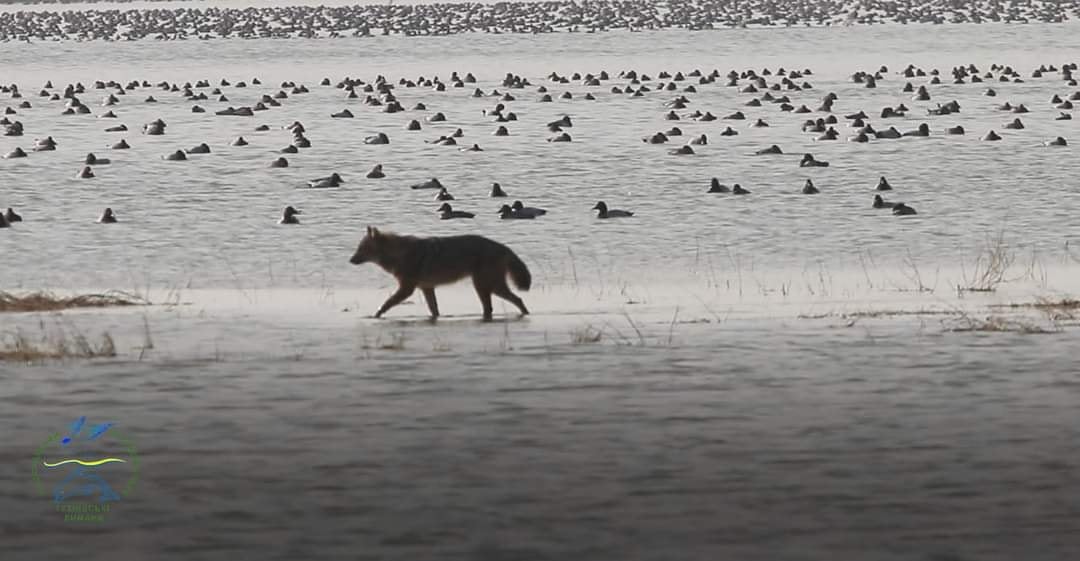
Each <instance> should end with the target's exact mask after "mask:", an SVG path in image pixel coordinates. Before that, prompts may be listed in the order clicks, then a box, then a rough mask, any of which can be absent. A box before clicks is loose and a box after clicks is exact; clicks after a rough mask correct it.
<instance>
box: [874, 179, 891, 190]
mask: <svg viewBox="0 0 1080 561" xmlns="http://www.w3.org/2000/svg"><path fill="white" fill-rule="evenodd" d="M874 189H875V190H877V191H892V185H889V180H888V179H885V176H884V175H883V176H881V177H880V178H878V182H877V187H875V188H874Z"/></svg>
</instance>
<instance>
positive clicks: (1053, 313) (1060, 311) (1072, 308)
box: [996, 297, 1080, 321]
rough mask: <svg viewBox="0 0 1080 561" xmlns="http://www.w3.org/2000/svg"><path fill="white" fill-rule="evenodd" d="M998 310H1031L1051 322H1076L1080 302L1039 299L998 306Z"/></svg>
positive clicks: (1063, 299) (1079, 311)
mask: <svg viewBox="0 0 1080 561" xmlns="http://www.w3.org/2000/svg"><path fill="white" fill-rule="evenodd" d="M996 307H998V308H1011V309H1018V308H1026V309H1031V310H1037V311H1039V312H1042V313H1043V314H1045V315H1046V317H1048V318H1049V319H1050V320H1051V321H1074V320H1077V319H1080V318H1078V314H1080V300H1075V299H1073V298H1062V299H1061V300H1052V299H1050V298H1045V297H1039V298H1036V299H1035V301H1034V302H1031V303H1026V304H1005V305H999V306H996Z"/></svg>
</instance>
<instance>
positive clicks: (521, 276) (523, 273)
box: [506, 251, 532, 290]
mask: <svg viewBox="0 0 1080 561" xmlns="http://www.w3.org/2000/svg"><path fill="white" fill-rule="evenodd" d="M506 267H507V269H508V270H509V272H510V280H512V281H514V286H516V287H518V288H520V289H521V290H529V287H531V286H532V274H531V273H529V268H528V267H526V266H525V262H524V261H522V260H521V258H520V257H518V256H517V254H515V253H514V252H513V251H510V252H509V255H508V256H507V259H506Z"/></svg>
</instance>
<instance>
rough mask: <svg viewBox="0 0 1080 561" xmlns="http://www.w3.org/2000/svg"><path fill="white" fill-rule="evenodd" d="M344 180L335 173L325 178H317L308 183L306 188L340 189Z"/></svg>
mask: <svg viewBox="0 0 1080 561" xmlns="http://www.w3.org/2000/svg"><path fill="white" fill-rule="evenodd" d="M342 183H345V180H344V179H342V178H341V176H340V175H338V173H337V172H334V173H331V174H330V175H329V176H327V177H319V178H317V179H312V180H311V181H308V187H309V188H311V189H327V188H330V187H340V186H341V184H342Z"/></svg>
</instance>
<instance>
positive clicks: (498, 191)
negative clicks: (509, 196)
mask: <svg viewBox="0 0 1080 561" xmlns="http://www.w3.org/2000/svg"><path fill="white" fill-rule="evenodd" d="M488 196H490V197H492V198H497V197H505V196H506V191H503V188H502V185H499V183H498V182H495V183H492V184H491V194H490V195H488Z"/></svg>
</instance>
